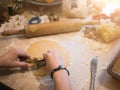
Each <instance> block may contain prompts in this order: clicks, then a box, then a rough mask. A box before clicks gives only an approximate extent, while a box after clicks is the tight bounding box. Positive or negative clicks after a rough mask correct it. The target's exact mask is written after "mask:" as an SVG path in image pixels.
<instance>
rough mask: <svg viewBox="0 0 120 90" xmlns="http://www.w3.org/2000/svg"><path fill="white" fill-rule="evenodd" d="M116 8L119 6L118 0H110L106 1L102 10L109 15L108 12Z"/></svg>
mask: <svg viewBox="0 0 120 90" xmlns="http://www.w3.org/2000/svg"><path fill="white" fill-rule="evenodd" d="M117 8H120V3H119V2H118V1H111V2H108V3H106V6H105V8H104V9H103V11H102V12H103V13H105V14H106V15H107V16H110V14H111V13H112V12H114V11H115V9H117Z"/></svg>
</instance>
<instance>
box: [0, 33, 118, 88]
mask: <svg viewBox="0 0 120 90" xmlns="http://www.w3.org/2000/svg"><path fill="white" fill-rule="evenodd" d="M39 40H52V41H55V42H58V43H59V44H61V45H63V46H64V47H66V48H68V50H69V52H70V56H71V57H70V66H69V67H68V69H69V71H70V80H71V85H72V88H73V90H89V85H90V77H91V76H90V62H91V60H92V58H93V57H94V56H98V69H97V74H96V80H95V90H120V85H119V83H120V82H119V81H117V80H115V79H113V78H112V77H111V76H110V75H109V74H108V73H107V67H108V66H109V64H110V63H111V61H112V60H113V58H114V57H115V55H116V54H117V53H118V51H119V50H120V40H119V39H118V40H115V41H113V42H111V43H109V44H106V43H100V42H97V41H95V40H92V39H88V38H85V37H84V36H83V33H82V32H81V31H79V32H72V33H65V34H57V35H49V36H41V37H34V38H25V37H24V36H11V37H0V55H2V54H4V53H5V52H6V51H7V50H8V49H9V48H10V47H18V48H22V49H24V50H26V49H27V48H28V47H29V46H30V44H31V43H32V42H35V41H39ZM7 78H9V75H5V76H3V75H2V76H0V81H1V82H3V83H5V80H7ZM9 81H10V82H12V79H10V80H9ZM40 82H41V80H40ZM6 84H7V85H8V86H10V85H9V83H8V82H6ZM14 84H17V83H14ZM48 86H49V85H48ZM44 87H45V86H41V90H52V86H49V87H51V88H47V89H46V88H44Z"/></svg>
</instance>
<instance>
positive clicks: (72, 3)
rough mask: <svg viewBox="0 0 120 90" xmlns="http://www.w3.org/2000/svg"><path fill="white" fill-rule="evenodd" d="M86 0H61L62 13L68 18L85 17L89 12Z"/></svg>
mask: <svg viewBox="0 0 120 90" xmlns="http://www.w3.org/2000/svg"><path fill="white" fill-rule="evenodd" d="M87 2H88V0H63V14H64V15H65V16H66V17H69V18H86V17H87V15H88V12H89V7H88V5H87Z"/></svg>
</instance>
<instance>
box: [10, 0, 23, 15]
mask: <svg viewBox="0 0 120 90" xmlns="http://www.w3.org/2000/svg"><path fill="white" fill-rule="evenodd" d="M8 10H9V15H16V14H22V13H23V12H24V0H9V1H8Z"/></svg>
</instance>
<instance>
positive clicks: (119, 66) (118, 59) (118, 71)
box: [107, 51, 120, 80]
mask: <svg viewBox="0 0 120 90" xmlns="http://www.w3.org/2000/svg"><path fill="white" fill-rule="evenodd" d="M107 71H108V73H109V74H110V75H111V76H112V77H113V78H115V79H117V80H120V51H119V52H118V53H117V55H116V56H115V58H114V59H113V61H112V63H111V64H110V65H109V67H108V69H107Z"/></svg>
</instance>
